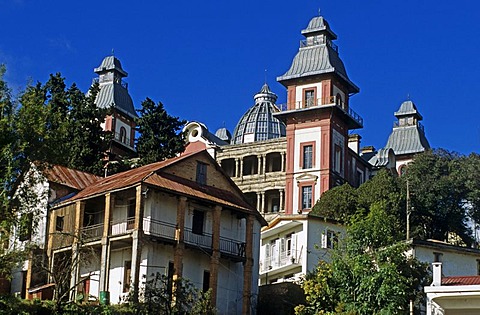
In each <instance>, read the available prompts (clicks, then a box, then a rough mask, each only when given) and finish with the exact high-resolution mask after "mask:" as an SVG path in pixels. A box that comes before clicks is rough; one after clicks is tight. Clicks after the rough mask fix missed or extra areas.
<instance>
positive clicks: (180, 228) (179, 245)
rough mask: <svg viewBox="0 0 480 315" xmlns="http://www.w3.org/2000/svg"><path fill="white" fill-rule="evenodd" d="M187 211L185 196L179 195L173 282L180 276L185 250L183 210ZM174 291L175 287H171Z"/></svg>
mask: <svg viewBox="0 0 480 315" xmlns="http://www.w3.org/2000/svg"><path fill="white" fill-rule="evenodd" d="M186 211H187V198H186V197H179V198H178V203H177V224H176V230H175V241H176V245H175V250H174V253H173V269H174V270H173V284H174V285H175V281H176V280H177V279H179V278H181V277H182V263H183V252H184V250H185V243H184V242H183V240H184V234H185V212H186ZM173 291H175V287H174V288H173Z"/></svg>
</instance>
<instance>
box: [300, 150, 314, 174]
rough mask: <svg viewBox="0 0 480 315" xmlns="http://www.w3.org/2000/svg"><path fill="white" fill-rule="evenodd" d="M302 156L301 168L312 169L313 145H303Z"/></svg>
mask: <svg viewBox="0 0 480 315" xmlns="http://www.w3.org/2000/svg"><path fill="white" fill-rule="evenodd" d="M302 151H303V152H302V154H303V163H302V168H303V169H307V168H312V167H313V145H305V146H303V150H302Z"/></svg>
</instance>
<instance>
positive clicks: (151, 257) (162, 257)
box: [146, 243, 174, 279]
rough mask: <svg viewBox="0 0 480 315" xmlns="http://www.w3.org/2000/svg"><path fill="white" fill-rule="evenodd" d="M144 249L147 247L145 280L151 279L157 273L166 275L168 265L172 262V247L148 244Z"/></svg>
mask: <svg viewBox="0 0 480 315" xmlns="http://www.w3.org/2000/svg"><path fill="white" fill-rule="evenodd" d="M146 247H148V249H147V250H148V263H147V269H146V276H147V279H152V277H153V276H155V275H156V274H157V273H160V274H162V275H165V276H166V275H168V263H169V262H173V254H174V249H173V246H171V245H165V244H159V243H149V244H148V245H147V246H146Z"/></svg>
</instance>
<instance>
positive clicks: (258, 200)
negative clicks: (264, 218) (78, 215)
mask: <svg viewBox="0 0 480 315" xmlns="http://www.w3.org/2000/svg"><path fill="white" fill-rule="evenodd" d="M261 202H262V196H261V195H260V193H259V192H257V207H256V208H257V210H258V212H262V211H261V209H260V207H261Z"/></svg>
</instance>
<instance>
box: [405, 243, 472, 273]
mask: <svg viewBox="0 0 480 315" xmlns="http://www.w3.org/2000/svg"><path fill="white" fill-rule="evenodd" d="M434 252H436V253H442V256H441V259H440V261H441V263H442V274H443V276H445V277H449V276H476V275H477V272H478V271H477V259H480V255H475V254H473V253H472V254H466V253H456V252H450V251H444V250H441V249H433V248H428V247H420V246H418V245H416V246H415V257H416V258H417V259H418V260H420V261H421V262H426V263H428V264H429V265H431V264H432V263H433V260H434V254H433V253H434ZM410 253H411V251H410Z"/></svg>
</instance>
